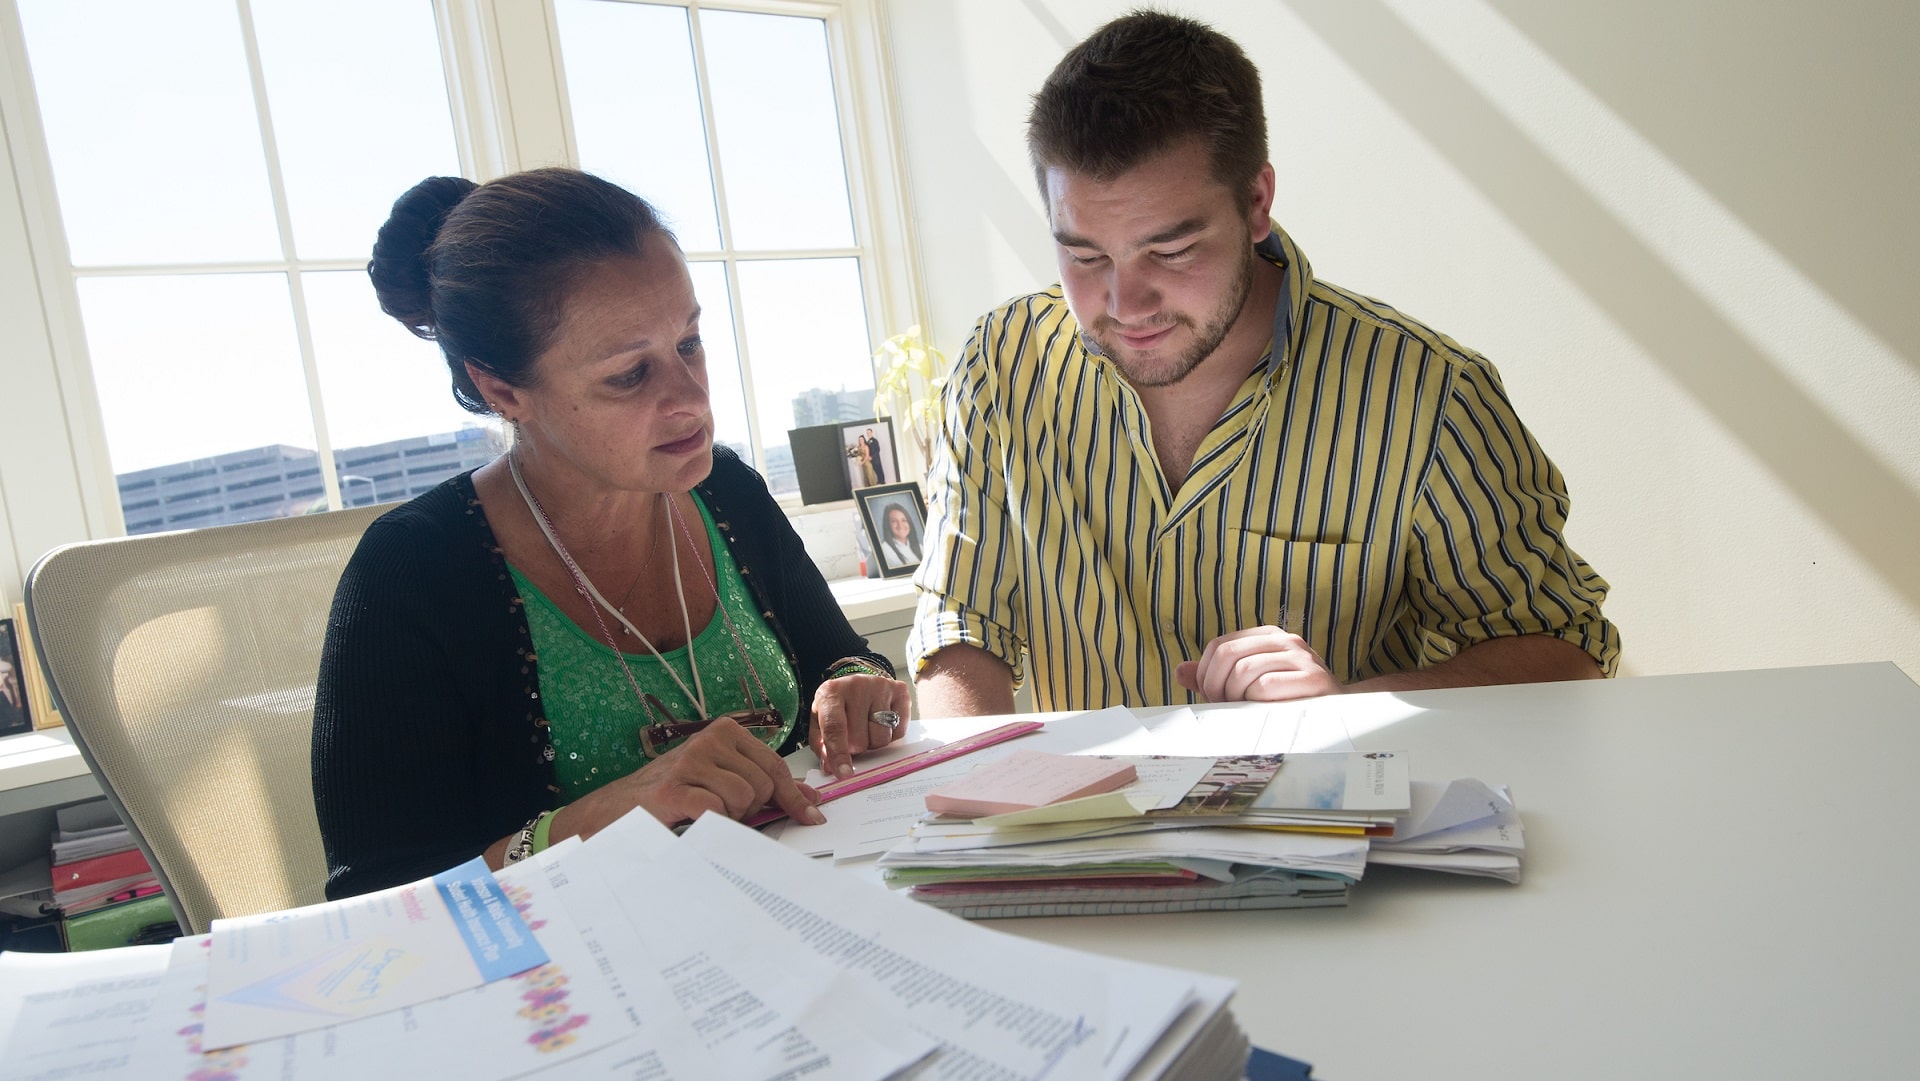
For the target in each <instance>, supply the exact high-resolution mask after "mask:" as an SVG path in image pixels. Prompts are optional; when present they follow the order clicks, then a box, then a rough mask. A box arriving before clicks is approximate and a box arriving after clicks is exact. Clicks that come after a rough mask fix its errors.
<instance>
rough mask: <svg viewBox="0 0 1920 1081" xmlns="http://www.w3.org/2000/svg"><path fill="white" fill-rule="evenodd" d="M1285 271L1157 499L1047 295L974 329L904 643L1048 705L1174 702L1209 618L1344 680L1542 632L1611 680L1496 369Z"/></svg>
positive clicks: (1575, 572) (1280, 244)
mask: <svg viewBox="0 0 1920 1081" xmlns="http://www.w3.org/2000/svg"><path fill="white" fill-rule="evenodd" d="M1259 251H1260V253H1261V254H1262V255H1263V256H1264V257H1265V258H1267V259H1268V260H1270V261H1272V262H1274V263H1275V264H1277V265H1279V266H1282V267H1284V268H1285V269H1286V271H1287V273H1286V276H1285V277H1286V284H1285V286H1284V288H1283V291H1282V295H1281V299H1280V303H1279V306H1278V309H1279V310H1278V311H1277V312H1276V314H1275V320H1274V341H1276V342H1281V343H1284V345H1285V348H1284V349H1283V350H1274V351H1272V352H1271V353H1270V355H1269V356H1268V357H1267V358H1266V363H1264V364H1262V365H1260V366H1259V367H1257V368H1256V370H1255V371H1254V372H1253V374H1252V375H1250V376H1249V377H1248V378H1247V380H1246V382H1245V383H1244V384H1243V385H1242V386H1241V387H1240V389H1239V391H1238V392H1237V393H1236V395H1235V396H1234V398H1233V400H1232V403H1231V404H1230V405H1228V407H1227V409H1226V412H1225V413H1224V414H1223V415H1222V416H1221V418H1220V420H1219V422H1218V423H1216V424H1215V425H1214V426H1213V429H1212V430H1211V431H1210V432H1209V433H1208V434H1207V436H1206V438H1205V440H1204V441H1203V442H1202V443H1201V445H1200V449H1199V452H1198V453H1197V454H1196V456H1195V459H1194V463H1193V469H1192V472H1191V474H1190V475H1189V476H1188V478H1187V481H1186V483H1185V484H1183V485H1182V486H1181V488H1180V490H1179V491H1178V492H1177V493H1176V492H1171V491H1169V490H1168V488H1167V484H1166V480H1165V477H1164V474H1163V473H1162V472H1161V470H1160V466H1159V463H1158V461H1157V460H1156V459H1155V457H1154V453H1153V449H1152V444H1151V441H1150V439H1149V437H1148V435H1147V424H1146V417H1145V413H1144V412H1143V410H1142V407H1141V404H1140V399H1139V397H1138V395H1136V394H1135V393H1134V391H1133V389H1132V388H1131V387H1130V386H1129V385H1128V383H1127V382H1126V380H1125V379H1124V378H1123V377H1122V376H1121V375H1120V373H1119V372H1118V370H1116V369H1115V368H1114V367H1113V365H1112V364H1111V363H1109V362H1108V361H1107V360H1105V359H1104V358H1101V357H1098V356H1094V355H1091V354H1089V353H1088V352H1087V351H1086V350H1085V349H1084V348H1083V347H1082V345H1081V343H1080V334H1079V324H1078V323H1076V322H1075V321H1074V318H1073V316H1072V315H1071V314H1069V312H1068V310H1067V304H1066V301H1065V299H1064V298H1063V297H1062V294H1061V290H1060V287H1059V286H1058V285H1055V286H1054V287H1053V288H1052V289H1049V290H1047V291H1045V292H1041V293H1036V294H1032V295H1030V296H1026V297H1022V298H1020V299H1017V300H1015V301H1013V302H1011V303H1009V304H1006V305H1004V306H1002V307H1001V308H999V309H998V310H996V311H994V312H991V313H989V314H988V315H986V316H985V317H984V318H982V319H981V320H980V323H979V325H978V326H977V327H976V328H975V330H974V334H973V338H972V340H971V341H969V342H968V344H967V348H966V351H965V353H964V354H963V355H962V356H961V358H960V360H959V361H958V363H957V364H956V366H955V368H954V371H953V373H952V376H951V378H950V380H949V383H948V387H947V391H946V398H945V428H944V434H943V437H942V438H941V440H940V441H939V443H938V445H937V447H936V449H935V453H934V462H933V467H932V471H931V473H930V475H929V480H928V484H929V488H930V489H931V490H930V492H929V503H928V516H927V543H926V546H925V549H924V550H925V553H926V558H925V560H924V561H923V562H922V563H921V565H920V570H919V573H918V575H917V576H916V578H915V581H916V583H917V584H918V585H919V587H920V589H921V595H920V603H919V610H918V613H917V615H916V618H915V625H914V628H913V631H912V634H911V635H910V637H909V641H908V644H907V654H908V657H909V663H910V665H911V666H912V668H913V669H915V670H916V671H917V670H918V668H919V665H920V664H921V662H922V661H923V660H924V659H925V658H926V657H927V656H928V655H930V654H932V653H933V652H935V651H937V650H939V649H941V648H942V647H944V646H947V645H951V644H954V643H968V644H971V645H975V646H979V647H981V648H983V649H985V650H987V651H988V652H990V653H992V654H994V655H995V656H998V657H999V658H1001V659H1002V660H1004V661H1006V662H1007V663H1008V664H1009V665H1011V666H1012V667H1013V670H1014V676H1015V679H1016V681H1022V680H1024V679H1025V678H1026V673H1025V665H1024V664H1023V655H1024V659H1025V660H1028V661H1030V662H1031V665H1032V679H1033V681H1034V692H1035V702H1036V705H1037V706H1038V708H1040V709H1042V710H1057V709H1091V708H1098V707H1102V706H1109V705H1158V704H1165V703H1171V702H1187V701H1192V700H1193V697H1192V695H1191V694H1190V693H1189V692H1187V691H1186V690H1185V689H1184V688H1182V687H1181V686H1180V685H1179V684H1177V683H1175V682H1174V679H1173V669H1174V666H1175V665H1176V664H1178V663H1179V662H1181V661H1183V660H1193V659H1198V657H1199V656H1200V653H1201V651H1202V650H1203V649H1205V648H1206V644H1207V643H1208V642H1209V641H1211V640H1212V639H1213V638H1215V637H1216V636H1218V635H1220V634H1224V633H1226V632H1228V631H1233V630H1238V629H1240V628H1243V627H1252V626H1259V625H1261V624H1274V625H1278V626H1285V627H1287V628H1288V629H1289V630H1292V631H1295V632H1296V633H1299V634H1301V635H1303V636H1304V637H1305V638H1306V639H1307V641H1308V642H1310V643H1311V644H1312V645H1313V647H1314V648H1315V649H1317V650H1319V651H1320V653H1321V655H1322V656H1323V657H1325V658H1326V661H1327V664H1328V667H1329V668H1330V669H1331V670H1332V672H1333V675H1334V677H1335V678H1337V679H1339V680H1341V681H1342V682H1351V681H1354V680H1361V679H1366V678H1368V677H1371V676H1376V675H1380V674H1383V673H1387V672H1397V671H1405V670H1408V669H1412V668H1417V667H1421V666H1424V665H1428V664H1433V663H1436V662H1438V661H1441V660H1445V659H1446V658H1448V657H1450V656H1452V655H1453V654H1454V653H1455V652H1456V651H1458V650H1459V649H1461V648H1463V647H1465V646H1468V645H1471V644H1473V643H1475V642H1479V641H1483V640H1485V639H1488V638H1494V637H1499V636H1503V635H1518V634H1548V635H1553V636H1556V637H1559V638H1563V639H1565V640H1567V641H1569V642H1572V643H1574V644H1575V645H1578V646H1579V647H1581V648H1582V649H1584V650H1586V651H1587V652H1588V653H1589V654H1591V655H1592V656H1593V657H1594V659H1595V660H1596V661H1598V662H1599V663H1600V665H1601V667H1602V668H1603V669H1604V670H1605V671H1606V672H1607V673H1608V674H1609V675H1611V674H1612V673H1613V671H1614V669H1615V667H1616V666H1617V664H1618V661H1619V653H1620V637H1619V632H1618V631H1617V630H1616V629H1615V628H1614V627H1613V625H1612V624H1611V623H1609V622H1607V620H1606V619H1605V618H1604V617H1603V616H1602V615H1601V614H1600V604H1601V601H1602V600H1603V599H1604V598H1605V597H1606V593H1607V583H1606V582H1605V580H1603V579H1602V578H1601V577H1600V576H1599V575H1598V574H1596V573H1594V571H1593V569H1592V568H1591V567H1589V566H1588V565H1587V564H1586V561H1584V560H1582V559H1581V558H1580V557H1579V556H1578V555H1576V554H1574V552H1573V551H1572V550H1571V549H1569V548H1568V547H1567V544H1566V542H1565V540H1564V539H1563V538H1562V536H1561V532H1562V529H1563V527H1564V526H1565V524H1566V519H1567V511H1568V497H1567V490H1566V484H1565V482H1564V481H1563V480H1562V478H1561V476H1560V472H1559V470H1557V469H1556V468H1554V465H1553V463H1552V462H1550V461H1548V460H1547V456H1546V454H1545V453H1544V452H1542V451H1541V449H1540V447H1539V445H1538V444H1537V443H1535V442H1534V439H1533V436H1532V435H1531V434H1529V433H1528V431H1527V429H1526V427H1525V426H1524V425H1522V424H1521V423H1520V419H1519V417H1518V416H1516V415H1515V413H1514V411H1513V406H1512V405H1511V403H1509V402H1508V401H1507V397H1506V392H1505V390H1504V389H1503V388H1502V386H1501V383H1500V376H1499V374H1498V373H1497V372H1496V371H1495V370H1494V368H1493V366H1492V365H1491V364H1489V363H1488V362H1487V360H1486V359H1485V358H1483V357H1481V356H1480V355H1479V354H1477V353H1474V352H1472V351H1470V350H1468V349H1465V348H1462V347H1461V346H1460V345H1459V344H1457V343H1455V342H1454V341H1452V340H1451V339H1449V338H1447V337H1446V336H1444V335H1442V334H1439V333H1436V332H1435V331H1433V330H1431V329H1429V328H1428V327H1425V326H1423V325H1421V324H1419V323H1417V322H1414V321H1413V320H1411V319H1408V318H1407V317H1405V316H1403V315H1401V314H1400V313H1399V312H1397V311H1395V310H1394V309H1393V308H1391V307H1389V306H1387V305H1385V304H1382V303H1380V302H1379V301H1376V300H1371V299H1369V298H1366V297H1362V296H1357V295H1355V294H1353V293H1349V292H1347V291H1345V290H1343V289H1340V288H1338V287H1337V286H1333V285H1329V284H1327V283H1325V282H1321V281H1316V280H1314V278H1313V275H1312V271H1311V268H1310V267H1309V266H1308V264H1307V261H1306V259H1305V257H1304V256H1302V255H1301V254H1300V252H1299V250H1298V249H1296V248H1295V247H1294V246H1293V242H1292V241H1291V240H1290V239H1289V238H1288V237H1287V236H1286V235H1285V234H1284V233H1282V232H1280V231H1279V229H1278V228H1276V229H1275V230H1274V231H1273V235H1272V236H1271V237H1269V238H1268V239H1267V240H1266V241H1264V242H1262V244H1261V246H1260V248H1259Z"/></svg>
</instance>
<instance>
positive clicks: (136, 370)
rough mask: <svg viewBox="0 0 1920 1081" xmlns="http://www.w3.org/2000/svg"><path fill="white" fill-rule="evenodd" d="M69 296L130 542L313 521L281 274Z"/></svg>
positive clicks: (315, 479) (296, 356) (108, 284)
mask: <svg viewBox="0 0 1920 1081" xmlns="http://www.w3.org/2000/svg"><path fill="white" fill-rule="evenodd" d="M78 285H79V293H80V310H81V316H82V319H83V320H84V322H85V325H86V332H87V348H88V351H89V352H90V353H91V354H92V357H93V375H94V385H95V387H96V388H97V389H98V391H99V395H100V411H101V413H102V415H103V418H104V420H105V422H106V429H107V448H108V454H109V456H110V457H111V459H112V462H113V468H114V472H115V473H117V474H118V475H119V481H120V502H121V507H122V509H123V510H124V511H125V512H126V518H127V530H128V532H130V533H134V532H152V531H154V530H159V529H185V528H189V527H193V526H203V525H219V524H222V523H226V522H249V521H254V520H256V519H260V518H277V517H283V516H285V515H288V514H299V513H305V512H306V511H308V510H314V509H319V510H324V509H325V505H326V504H325V498H324V496H323V495H322V488H321V482H320V470H319V464H318V460H317V458H316V456H315V455H314V452H313V446H314V438H313V422H312V417H311V416H310V415H309V412H308V409H307V392H306V382H305V380H304V379H303V378H302V377H301V374H300V353H299V347H298V344H297V342H296V339H295V337H294V329H293V309H292V305H291V303H290V301H289V299H288V296H287V280H286V278H285V276H283V275H279V274H198V275H190V276H167V277H139V278H83V279H81V280H80V282H79V283H78Z"/></svg>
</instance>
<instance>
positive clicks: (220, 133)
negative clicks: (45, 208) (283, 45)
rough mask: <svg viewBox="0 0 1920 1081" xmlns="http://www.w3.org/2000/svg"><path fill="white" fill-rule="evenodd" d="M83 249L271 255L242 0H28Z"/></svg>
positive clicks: (91, 261)
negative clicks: (236, 0) (238, 6)
mask: <svg viewBox="0 0 1920 1081" xmlns="http://www.w3.org/2000/svg"><path fill="white" fill-rule="evenodd" d="M20 19H21V24H22V26H23V27H24V29H25V31H26V39H27V51H28V54H29V56H30V57H31V61H32V64H33V77H34V87H35V90H36V91H37V93H38V95H39V99H40V114H41V118H42V120H43V122H44V125H45V128H46V133H47V151H48V154H49V155H50V156H51V157H52V159H53V174H54V186H55V187H56V189H57V190H58V192H59V196H60V211H61V218H62V220H63V222H64V223H65V225H66V232H67V245H68V248H69V250H70V251H71V252H72V255H73V261H74V262H75V263H76V264H78V265H81V266H89V265H98V264H107V263H155V262H170V263H181V262H211V261H220V260H248V259H274V258H278V257H279V255H280V241H279V232H278V228H277V226H276V225H275V223H274V217H273V204H272V201H271V199H270V198H269V193H268V187H267V177H266V164H265V157H264V154H263V153H262V150H261V146H260V127H259V121H258V118H257V117H256V116H255V113H254V108H253V87H252V80H251V78H250V77H249V76H248V74H247V63H246V53H245V50H244V49H243V48H242V46H241V43H240V27H239V19H238V16H237V15H236V14H235V9H234V4H233V0H168V2H166V3H154V2H152V0H90V2H88V3H84V4H79V3H73V2H71V0H21V2H20Z"/></svg>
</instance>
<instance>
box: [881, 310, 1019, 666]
mask: <svg viewBox="0 0 1920 1081" xmlns="http://www.w3.org/2000/svg"><path fill="white" fill-rule="evenodd" d="M1010 322H1011V321H1010V320H1006V319H1002V318H996V317H995V316H988V317H987V318H985V319H982V320H981V321H980V323H979V324H978V325H977V326H976V327H975V328H974V333H973V337H972V339H971V340H970V341H969V342H968V343H967V348H966V351H965V352H964V353H963V354H962V355H961V357H960V360H959V361H958V363H957V364H956V365H955V367H954V370H953V373H952V375H951V376H950V377H949V379H948V382H947V388H946V392H945V395H944V397H943V399H942V426H941V430H940V434H939V438H937V439H936V440H935V442H934V448H933V462H932V465H931V467H930V468H929V470H928V474H927V486H928V493H927V496H928V498H927V533H926V547H925V558H924V559H923V560H922V561H921V563H920V569H919V571H918V572H917V573H916V574H915V576H914V584H915V585H917V586H918V587H919V588H920V601H919V606H918V608H917V609H916V611H915V614H914V624H913V629H912V631H911V632H910V633H909V634H908V636H907V665H908V668H909V669H910V670H911V671H913V672H914V673H915V674H918V673H919V671H920V668H921V666H922V665H923V664H925V663H926V660H927V658H928V657H930V656H932V655H933V654H934V653H936V652H938V651H940V650H941V649H944V648H946V647H947V646H950V645H956V644H965V645H971V646H977V647H979V648H981V649H984V650H986V651H987V652H989V653H991V654H993V655H994V656H996V657H998V658H1000V659H1001V660H1002V661H1005V662H1006V664H1007V666H1008V667H1010V668H1012V669H1013V678H1014V684H1015V685H1016V686H1018V685H1019V684H1020V683H1021V682H1023V681H1024V679H1025V673H1024V670H1023V659H1024V655H1025V645H1024V641H1023V636H1022V634H1021V626H1022V623H1021V618H1020V614H1019V613H1020V605H1021V597H1020V575H1019V565H1018V561H1019V560H1020V558H1021V556H1020V553H1019V551H1018V550H1017V541H1018V533H1017V527H1016V524H1015V523H1014V522H1013V520H1012V518H1011V516H1010V515H1009V514H1008V510H1007V484H1008V477H1007V470H1008V467H1009V463H1008V461H1007V460H1006V456H1005V453H1004V448H1005V447H1006V440H1005V432H1004V431H1003V428H1004V425H1005V417H1004V415H1003V413H1002V411H1001V408H1000V404H999V387H998V382H997V376H996V371H997V369H998V367H999V365H997V364H996V363H994V360H995V356H994V353H995V351H996V349H997V348H1004V347H1005V345H1006V343H1005V341H1004V338H1005V335H1006V333H1007V328H1008V326H1009V325H1010Z"/></svg>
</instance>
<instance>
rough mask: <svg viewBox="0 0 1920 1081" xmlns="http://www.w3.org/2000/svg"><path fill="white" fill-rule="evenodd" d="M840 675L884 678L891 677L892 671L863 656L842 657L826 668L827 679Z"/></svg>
mask: <svg viewBox="0 0 1920 1081" xmlns="http://www.w3.org/2000/svg"><path fill="white" fill-rule="evenodd" d="M841 676H880V677H882V678H884V679H892V678H893V673H892V672H889V671H887V670H886V669H885V668H882V667H880V666H879V665H878V664H875V663H874V662H872V661H870V660H868V659H867V658H865V657H842V658H840V659H839V660H837V661H835V662H833V665H832V666H831V667H829V668H828V669H827V678H828V679H839V678H840V677H841Z"/></svg>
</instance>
